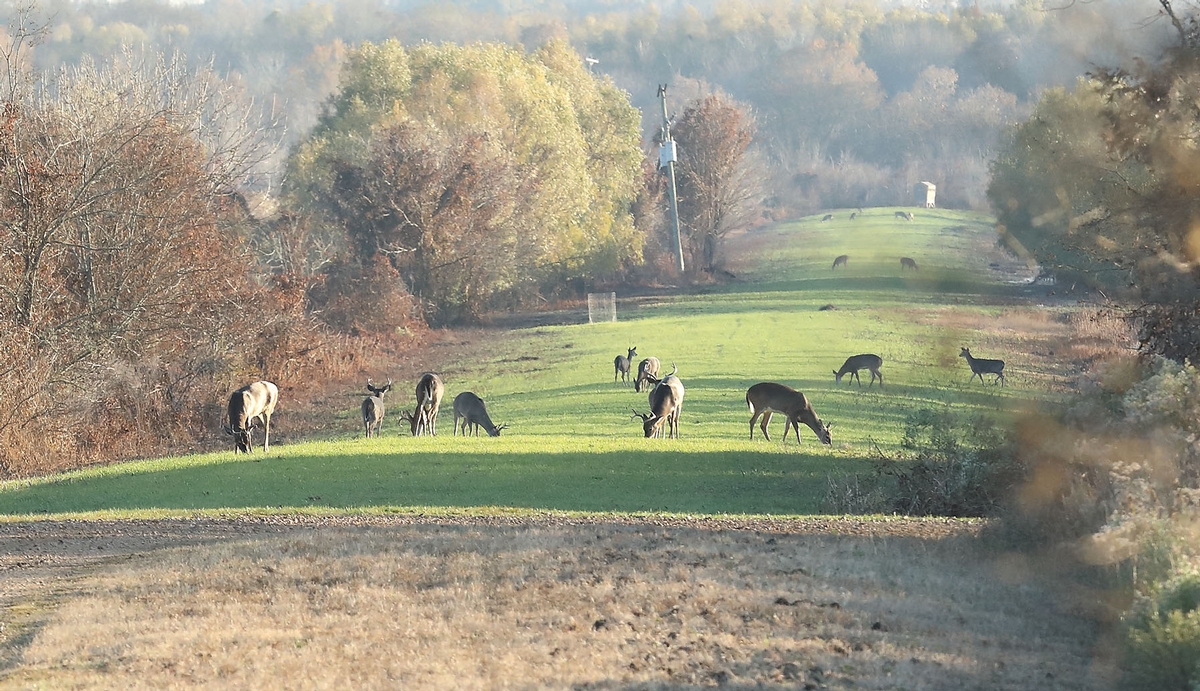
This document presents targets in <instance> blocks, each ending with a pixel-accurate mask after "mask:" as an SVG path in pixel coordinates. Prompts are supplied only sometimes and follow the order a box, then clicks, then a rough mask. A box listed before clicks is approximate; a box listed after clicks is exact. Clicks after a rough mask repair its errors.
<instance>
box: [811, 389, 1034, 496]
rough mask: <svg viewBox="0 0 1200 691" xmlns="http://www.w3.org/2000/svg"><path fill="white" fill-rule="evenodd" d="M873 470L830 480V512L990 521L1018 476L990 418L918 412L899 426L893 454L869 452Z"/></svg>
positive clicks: (1007, 440) (1009, 446)
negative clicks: (900, 433)
mask: <svg viewBox="0 0 1200 691" xmlns="http://www.w3.org/2000/svg"><path fill="white" fill-rule="evenodd" d="M873 449H874V451H873V455H874V458H873V459H872V465H873V470H872V471H871V472H870V473H868V474H866V475H862V474H855V475H851V476H841V477H831V478H830V479H829V486H828V489H827V491H826V495H825V509H826V510H828V511H830V512H831V513H897V514H903V515H908V516H952V517H968V516H992V515H996V514H997V513H999V511H1000V509H1001V507H1002V505H1003V503H1004V502H1005V500H1006V499H1007V498H1008V497H1010V496H1011V494H1012V488H1013V487H1015V486H1016V485H1017V484H1018V483H1019V482H1020V481H1021V480H1022V478H1023V476H1024V473H1023V471H1022V469H1021V466H1020V465H1019V464H1018V463H1017V461H1016V460H1015V459H1016V453H1015V445H1014V442H1013V439H1012V435H1011V434H1010V433H1009V432H1008V430H1007V429H1005V428H1004V427H1002V426H1001V425H1000V424H999V423H997V422H996V421H995V420H994V419H992V418H990V417H987V416H982V415H976V416H971V417H964V416H961V415H958V414H956V413H954V412H953V411H951V410H949V409H941V410H933V409H929V408H923V409H921V410H917V411H915V412H913V413H911V414H910V415H909V416H908V417H907V419H906V420H905V423H904V437H903V440H902V441H901V451H900V452H899V453H898V454H894V455H889V454H886V453H884V452H883V451H882V450H881V449H880V448H879V447H878V446H877V445H873Z"/></svg>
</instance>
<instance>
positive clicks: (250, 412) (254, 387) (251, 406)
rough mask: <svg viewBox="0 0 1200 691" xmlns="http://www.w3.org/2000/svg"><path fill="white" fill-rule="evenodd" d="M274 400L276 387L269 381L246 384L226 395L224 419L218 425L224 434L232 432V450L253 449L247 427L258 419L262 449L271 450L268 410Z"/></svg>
mask: <svg viewBox="0 0 1200 691" xmlns="http://www.w3.org/2000/svg"><path fill="white" fill-rule="evenodd" d="M278 401H279V387H277V386H275V385H274V384H272V383H271V382H269V381H256V382H254V383H253V384H247V385H246V386H243V387H242V388H240V389H238V390H237V391H234V392H233V393H232V394H231V395H230V396H229V407H228V409H227V410H226V414H227V416H228V422H226V423H223V424H222V428H223V429H224V430H225V434H230V435H233V440H234V453H238V452H245V453H250V452H251V451H253V450H254V440H253V439H252V438H251V435H250V431H251V430H252V429H253V428H254V426H255V425H256V424H258V423H259V422H261V423H262V426H263V451H270V450H271V413H274V412H275V404H276V403H277V402H278Z"/></svg>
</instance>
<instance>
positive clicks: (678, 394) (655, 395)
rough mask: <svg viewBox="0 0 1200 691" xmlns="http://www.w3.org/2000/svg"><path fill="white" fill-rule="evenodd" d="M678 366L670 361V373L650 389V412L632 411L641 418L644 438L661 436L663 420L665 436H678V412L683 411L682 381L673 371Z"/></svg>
mask: <svg viewBox="0 0 1200 691" xmlns="http://www.w3.org/2000/svg"><path fill="white" fill-rule="evenodd" d="M678 371H679V368H678V367H676V366H675V363H671V373H670V374H668V375H667V376H665V377H663V378H662V379H660V380H658V384H657V385H656V386H655V387H654V389H652V390H651V391H650V397H649V399H650V412H649V413H639V412H638V411H637V410H634V411H633V414H634V416H635V417H639V418H641V419H642V431H643V432H645V434H646V438H647V439H649V438H650V437H662V427H663V421H664V420H665V421H666V423H667V428H668V432H667V437H668V438H672V439H678V438H679V414H680V413H682V412H683V394H684V389H683V382H681V381H680V380H679V377H677V376H675V373H676V372H678Z"/></svg>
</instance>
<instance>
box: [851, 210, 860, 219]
mask: <svg viewBox="0 0 1200 691" xmlns="http://www.w3.org/2000/svg"><path fill="white" fill-rule="evenodd" d="M857 217H858V212H857V211H851V212H850V220H851V221H853V220H854V219H855V218H857Z"/></svg>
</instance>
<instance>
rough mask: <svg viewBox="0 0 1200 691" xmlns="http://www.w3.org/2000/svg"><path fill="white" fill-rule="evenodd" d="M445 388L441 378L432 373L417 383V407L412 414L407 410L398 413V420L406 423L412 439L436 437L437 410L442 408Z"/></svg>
mask: <svg viewBox="0 0 1200 691" xmlns="http://www.w3.org/2000/svg"><path fill="white" fill-rule="evenodd" d="M445 392H446V387H445V386H444V385H443V384H442V378H441V377H439V376H438V375H436V374H434V373H433V372H426V373H425V374H423V375H421V380H420V381H418V382H417V389H416V394H417V407H416V408H414V409H413V411H412V413H409V412H408V411H407V410H404V411H401V412H400V418H401V419H403V420H404V421H405V422H407V423H408V426H409V429H410V430H411V431H412V435H413V436H414V437H417V436H421V435H425V434H428V435H431V436H437V416H438V409H440V408H441V407H442V394H444V393H445Z"/></svg>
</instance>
